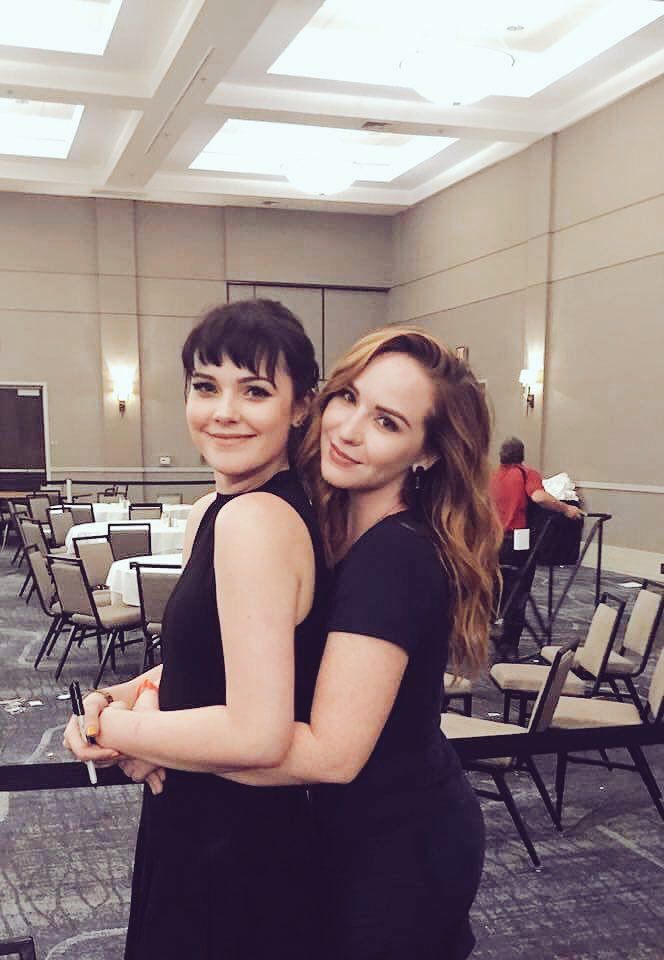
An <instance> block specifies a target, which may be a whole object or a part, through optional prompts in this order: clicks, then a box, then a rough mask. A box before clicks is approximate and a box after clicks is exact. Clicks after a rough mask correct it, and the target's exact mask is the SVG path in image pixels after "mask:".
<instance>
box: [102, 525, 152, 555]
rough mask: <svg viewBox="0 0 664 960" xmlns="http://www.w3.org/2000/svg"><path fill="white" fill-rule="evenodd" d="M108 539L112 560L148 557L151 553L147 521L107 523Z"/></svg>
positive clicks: (150, 538)
mask: <svg viewBox="0 0 664 960" xmlns="http://www.w3.org/2000/svg"><path fill="white" fill-rule="evenodd" d="M108 539H109V542H110V544H111V550H112V551H113V559H114V560H124V559H126V558H127V557H149V556H150V554H151V553H152V537H151V534H150V524H149V523H144V524H143V523H109V524H108Z"/></svg>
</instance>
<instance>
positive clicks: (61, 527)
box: [46, 507, 74, 547]
mask: <svg viewBox="0 0 664 960" xmlns="http://www.w3.org/2000/svg"><path fill="white" fill-rule="evenodd" d="M46 513H47V515H48V523H49V526H50V528H51V536H52V540H53V546H54V547H63V546H64V545H65V538H66V536H67V534H68V533H69V531H70V530H71V528H72V527H73V526H74V515H73V513H72V512H71V510H69V509H65V508H64V507H49V508H48V510H47V511H46Z"/></svg>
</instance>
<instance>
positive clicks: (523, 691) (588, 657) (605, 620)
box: [489, 593, 625, 726]
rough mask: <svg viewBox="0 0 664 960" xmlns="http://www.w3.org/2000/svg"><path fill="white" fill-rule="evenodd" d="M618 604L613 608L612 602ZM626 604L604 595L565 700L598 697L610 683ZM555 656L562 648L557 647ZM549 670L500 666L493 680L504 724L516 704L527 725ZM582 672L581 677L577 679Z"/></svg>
mask: <svg viewBox="0 0 664 960" xmlns="http://www.w3.org/2000/svg"><path fill="white" fill-rule="evenodd" d="M609 600H610V601H611V602H612V603H615V604H616V605H615V606H611V605H610V604H609V602H608V601H609ZM624 609H625V602H624V601H623V600H619V599H618V598H617V597H613V596H612V595H611V594H607V593H605V594H603V595H602V600H601V602H600V603H599V604H598V605H597V607H596V608H595V612H594V614H593V617H592V620H591V621H590V626H589V627H588V632H587V634H586V638H585V643H584V644H583V646H581V647H578V644H577V642H574V643H573V646H574V647H575V648H577V649H576V652H575V655H574V664H573V667H572V669H573V670H574V674H570V675H569V676H568V678H567V681H566V684H565V689H564V690H563V695H564V696H576V697H586V696H587V697H594V696H596V695H597V693H598V691H599V689H600V687H601V686H602V684H603V683H605V682H606V665H607V663H608V661H609V657H610V655H611V651H612V649H613V645H614V643H615V639H616V635H617V633H618V626H619V624H620V618H621V617H622V613H623V610H624ZM552 649H553V650H554V656H555V655H556V653H557V652H558V650H560V649H561V648H560V647H553V648H552ZM548 669H549V667H548V665H547V664H539V663H496V664H494V666H493V667H492V668H491V671H490V673H489V676H490V677H491V679H492V680H493V682H494V683H495V684H496V686H497V687H498V689H499V690H500V691H501V692H502V694H503V720H504V721H505V723H507V722H508V721H509V717H510V710H511V705H512V701H513V700H516V701H517V702H518V704H519V721H518V722H519V723H520V724H521V725H522V726H523V725H525V722H526V712H527V708H528V703H529V702H530V701H532V700H534V699H535V698H536V697H537V694H538V693H539V690H540V688H541V686H542V682H543V678H544V677H545V676H546V672H547V670H548ZM577 672H578V674H579V676H576V673H577Z"/></svg>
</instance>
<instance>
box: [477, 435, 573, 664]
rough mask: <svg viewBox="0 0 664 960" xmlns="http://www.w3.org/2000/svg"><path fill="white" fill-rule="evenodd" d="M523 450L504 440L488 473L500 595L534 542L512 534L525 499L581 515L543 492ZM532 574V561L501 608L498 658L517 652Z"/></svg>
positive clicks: (523, 520) (523, 525)
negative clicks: (498, 540)
mask: <svg viewBox="0 0 664 960" xmlns="http://www.w3.org/2000/svg"><path fill="white" fill-rule="evenodd" d="M524 453H525V451H524V446H523V443H522V441H521V440H519V439H518V438H517V437H510V439H509V440H505V442H504V443H503V445H502V446H501V448H500V466H499V467H498V468H497V470H495V471H494V473H493V474H492V476H491V485H490V489H491V496H492V498H493V501H494V503H495V505H496V509H497V511H498V516H499V517H500V522H501V524H502V527H503V530H504V539H503V545H502V547H501V549H500V565H501V567H502V568H503V594H502V595H503V599H507V598H508V597H509V595H510V594H511V592H512V590H513V588H514V584H515V583H516V582H517V579H518V578H519V577H522V575H521V569H522V568H523V567H524V566H525V565H526V564H527V562H528V558H529V557H530V549H531V547H532V546H533V545H534V544H533V543H532V542H530V543H529V544H526V545H524V542H523V541H524V540H526V539H527V538H526V535H525V534H519V533H517V534H516V535H515V531H525V530H526V529H527V527H528V521H527V513H528V500H532V502H533V503H536V504H537V505H538V506H539V507H544V509H545V510H552V511H554V512H556V513H562V514H564V516H566V517H567V518H568V519H570V520H580V519H582V518H583V513H582V512H581V510H579V509H578V507H575V506H573V505H572V504H568V503H563V502H562V501H561V500H556V498H555V497H552V496H551V495H550V494H548V493H547V492H546V490H545V489H544V486H543V484H542V475H541V474H540V473H539V472H538V471H537V470H534V469H533V468H532V467H529V466H527V465H526V464H524V462H523V459H524ZM530 539H532V538H530ZM514 568H516V569H514ZM534 575H535V564H533V566H532V568H531V570H529V571H528V573H527V574H526V575H525V577H522V578H521V581H520V583H519V588H518V590H517V593H516V595H515V596H514V598H513V600H512V602H511V603H510V605H509V608H508V609H507V610H506V611H505V615H504V619H503V633H502V637H501V638H500V640H497V641H496V650H497V654H498V658H499V659H501V660H507V661H510V662H511V661H513V660H516V658H517V656H518V652H519V640H520V639H521V632H522V630H523V626H524V623H525V619H526V602H527V600H528V594H529V593H530V588H531V586H532V583H533V577H534Z"/></svg>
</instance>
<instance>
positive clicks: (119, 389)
mask: <svg viewBox="0 0 664 960" xmlns="http://www.w3.org/2000/svg"><path fill="white" fill-rule="evenodd" d="M111 379H112V381H113V393H114V394H115V397H116V399H117V401H118V409H119V411H120V416H121V417H122V416H124V412H125V409H126V407H127V400H128V399H129V397H130V396H131V394H132V391H133V388H134V368H133V367H125V366H118V367H111Z"/></svg>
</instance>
